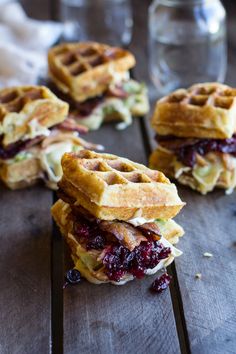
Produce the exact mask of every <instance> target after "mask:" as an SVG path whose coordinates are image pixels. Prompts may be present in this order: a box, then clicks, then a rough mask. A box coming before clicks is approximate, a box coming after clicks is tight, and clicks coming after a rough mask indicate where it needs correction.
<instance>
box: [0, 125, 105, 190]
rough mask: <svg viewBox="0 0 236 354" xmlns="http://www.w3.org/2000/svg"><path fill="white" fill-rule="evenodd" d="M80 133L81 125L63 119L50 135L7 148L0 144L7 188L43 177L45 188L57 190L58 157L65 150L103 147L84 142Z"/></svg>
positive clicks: (0, 174)
mask: <svg viewBox="0 0 236 354" xmlns="http://www.w3.org/2000/svg"><path fill="white" fill-rule="evenodd" d="M79 132H83V127H82V128H81V126H79V125H78V124H76V123H75V122H71V121H70V119H66V120H65V121H64V122H63V123H61V124H60V125H58V126H56V127H54V128H51V129H50V130H49V136H48V135H47V136H44V135H40V136H38V137H35V138H33V139H28V140H24V141H18V142H16V143H13V144H10V145H8V146H7V147H3V146H2V145H1V144H0V177H1V178H2V180H3V181H4V182H5V183H6V184H7V185H9V187H10V188H14V185H15V186H16V187H20V183H21V182H22V181H24V180H26V179H27V180H29V179H32V180H34V181H35V182H36V181H37V180H38V179H43V180H44V181H45V183H46V184H47V186H48V187H50V188H52V189H56V188H57V182H58V181H59V180H60V178H61V176H62V168H61V157H62V155H63V154H64V153H65V152H78V151H79V150H81V149H84V148H90V149H98V150H99V149H102V148H103V147H102V146H101V145H95V144H91V143H89V142H86V141H85V140H84V139H82V138H80V137H79V136H78V133H79ZM27 162H28V163H27ZM25 169H28V172H30V173H27V174H26V173H25ZM25 182H26V181H25Z"/></svg>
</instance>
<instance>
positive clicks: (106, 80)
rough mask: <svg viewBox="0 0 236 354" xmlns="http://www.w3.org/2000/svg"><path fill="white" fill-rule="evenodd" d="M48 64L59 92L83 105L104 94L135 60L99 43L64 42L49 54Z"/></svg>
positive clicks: (128, 54)
mask: <svg viewBox="0 0 236 354" xmlns="http://www.w3.org/2000/svg"><path fill="white" fill-rule="evenodd" d="M48 65H49V74H50V76H51V78H52V80H53V81H54V83H55V84H56V86H57V87H58V89H60V90H61V91H62V92H64V93H67V94H69V95H70V96H71V97H72V98H73V99H74V100H75V101H77V102H83V101H85V100H86V99H88V98H91V97H95V96H97V95H100V94H102V93H103V92H104V91H105V90H106V89H107V88H108V86H109V84H110V83H111V82H112V81H113V80H114V76H115V75H119V74H122V73H125V72H126V71H127V70H129V69H130V68H132V67H133V66H134V65H135V59H134V56H133V55H132V54H131V53H130V52H128V51H127V50H124V49H122V48H117V47H110V46H108V45H105V44H100V43H96V42H81V43H62V44H60V45H58V46H55V47H53V48H52V49H51V50H50V51H49V53H48Z"/></svg>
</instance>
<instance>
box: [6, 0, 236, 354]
mask: <svg viewBox="0 0 236 354" xmlns="http://www.w3.org/2000/svg"><path fill="white" fill-rule="evenodd" d="M22 2H23V4H24V5H25V6H26V9H27V10H28V13H29V14H30V15H31V16H34V17H37V18H50V17H53V18H55V17H56V14H57V6H56V5H57V4H56V3H55V2H51V3H50V2H49V1H46V0H44V1H42V0H40V1H39V0H38V1H34V2H31V1H29V0H24V1H22ZM32 3H33V4H32ZM149 3H150V1H145V0H142V1H140V0H133V1H132V4H133V10H134V18H135V27H134V36H133V42H132V45H131V49H132V51H133V52H134V53H135V54H136V56H137V61H138V64H137V66H136V69H135V70H134V75H135V77H136V78H138V79H142V80H145V81H148V74H147V50H146V15H147V6H148V4H149ZM235 14H236V7H235V5H233V4H232V2H231V4H230V12H229V43H230V46H229V71H228V76H227V80H226V81H227V82H228V83H229V84H231V85H236V77H235V73H236V70H235V66H236V59H235V50H236V49H235V48H236V36H235V33H236V29H235V23H234V21H235V20H234V15H235ZM151 134H152V133H151ZM152 135H153V134H152ZM88 139H91V140H93V141H95V142H99V143H102V144H104V145H105V146H106V151H109V152H111V153H115V154H119V155H122V156H126V157H128V158H131V159H133V160H135V161H138V162H141V163H147V159H148V155H149V153H150V149H151V146H152V142H151V138H150V129H149V128H148V119H147V118H145V119H141V120H139V119H136V120H135V121H134V124H133V125H132V126H131V127H129V128H128V129H127V130H125V131H121V132H120V131H117V130H115V128H114V126H111V125H106V126H103V127H102V129H101V130H99V131H98V132H93V133H91V134H89V137H88ZM179 192H180V195H181V197H182V199H183V200H185V201H186V202H187V206H186V207H185V208H184V210H183V211H182V212H181V213H180V215H179V216H178V217H177V221H179V222H180V223H181V225H183V227H184V228H185V231H186V235H185V237H184V238H183V239H182V240H181V241H180V243H179V245H178V247H179V248H181V249H182V250H183V252H184V253H183V256H182V257H180V258H179V259H177V260H176V262H175V263H174V264H172V265H171V266H170V267H169V272H170V273H171V274H172V276H173V280H172V284H171V286H170V289H169V290H167V291H165V292H164V293H162V294H161V295H158V296H154V295H153V294H151V293H150V292H149V291H148V288H149V286H150V284H151V282H152V279H153V277H148V278H147V279H145V280H143V281H139V280H136V281H133V282H131V283H129V284H127V285H125V286H122V287H115V286H112V285H101V286H95V285H92V284H89V283H88V282H86V281H83V282H82V284H80V285H78V286H74V287H68V288H66V289H65V290H62V284H63V276H64V271H65V270H67V269H69V267H71V263H70V257H69V255H68V251H67V248H66V247H65V245H64V244H63V241H62V238H61V236H60V235H59V234H58V232H57V230H56V228H55V226H54V225H53V223H52V219H51V217H50V206H51V205H52V203H53V199H54V195H53V193H52V192H51V191H49V190H47V189H46V188H44V187H43V186H38V187H34V188H30V189H28V190H22V191H16V192H11V191H8V190H5V189H4V188H3V187H2V189H1V191H0V193H1V194H0V195H1V199H0V200H1V206H0V210H1V211H0V220H1V223H0V225H1V229H0V233H1V238H0V240H1V248H0V259H1V268H0V274H1V291H0V303H1V312H0V316H1V317H0V353H1V354H8V353H9V354H15V353H19V354H21V353H26V354H32V353H40V354H41V353H42V354H44V353H50V352H53V353H62V352H63V350H64V353H73V354H74V353H83V354H87V353H89V354H92V353H96V354H99V353H102V354H108V353H109V354H110V353H114V354H115V353H122V354H123V353H132V354H133V353H135V354H144V353H148V354H159V353H161V354H175V353H180V352H182V353H190V352H191V353H197V354H228V353H234V354H235V353H236V316H235V313H236V246H235V244H236V203H235V193H234V194H232V195H230V196H226V195H225V194H224V193H223V191H215V192H213V193H210V194H209V195H207V196H206V197H202V196H200V195H198V194H197V193H195V192H193V191H190V190H188V189H187V188H183V187H179ZM204 252H211V253H212V254H213V258H211V259H208V258H205V257H203V253H204ZM198 272H200V273H202V279H201V280H196V279H195V274H196V273H198Z"/></svg>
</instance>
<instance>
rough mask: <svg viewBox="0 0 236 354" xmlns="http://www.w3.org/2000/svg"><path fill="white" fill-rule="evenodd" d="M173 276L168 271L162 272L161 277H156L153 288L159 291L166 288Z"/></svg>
mask: <svg viewBox="0 0 236 354" xmlns="http://www.w3.org/2000/svg"><path fill="white" fill-rule="evenodd" d="M170 281H171V276H170V275H168V274H167V273H164V274H162V275H161V276H160V277H159V278H157V279H155V280H154V282H153V283H152V286H151V289H152V290H153V291H155V292H157V293H161V292H162V291H164V290H166V289H167V288H168V286H169V284H170Z"/></svg>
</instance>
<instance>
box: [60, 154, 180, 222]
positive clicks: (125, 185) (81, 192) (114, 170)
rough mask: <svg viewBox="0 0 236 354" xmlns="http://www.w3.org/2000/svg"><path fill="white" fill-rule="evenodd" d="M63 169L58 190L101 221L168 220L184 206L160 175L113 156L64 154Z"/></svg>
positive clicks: (169, 184)
mask: <svg viewBox="0 0 236 354" xmlns="http://www.w3.org/2000/svg"><path fill="white" fill-rule="evenodd" d="M62 169H63V178H62V181H61V182H59V187H60V188H61V189H62V190H63V191H64V192H65V193H66V194H68V195H69V196H70V197H71V198H72V199H73V200H74V201H75V203H77V204H80V205H82V206H83V207H84V208H85V209H87V210H89V211H90V212H91V213H92V214H93V215H95V216H96V217H98V218H100V219H104V220H113V219H119V220H128V219H131V218H134V217H140V216H142V217H145V218H146V219H151V218H161V219H169V218H172V217H174V216H175V215H176V214H177V213H178V212H179V211H180V209H181V208H182V207H183V205H184V203H183V202H182V201H181V200H180V198H179V196H178V194H177V190H176V187H175V185H174V184H171V183H170V181H169V180H168V179H167V178H166V177H165V176H164V174H163V173H161V172H159V171H153V170H150V169H149V168H147V167H145V166H144V165H141V164H137V163H134V162H132V161H130V160H128V159H125V158H121V157H118V156H115V155H110V154H99V153H95V152H92V151H89V150H82V151H81V152H79V153H78V154H73V153H68V154H67V153H66V154H65V155H64V156H63V158H62Z"/></svg>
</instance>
